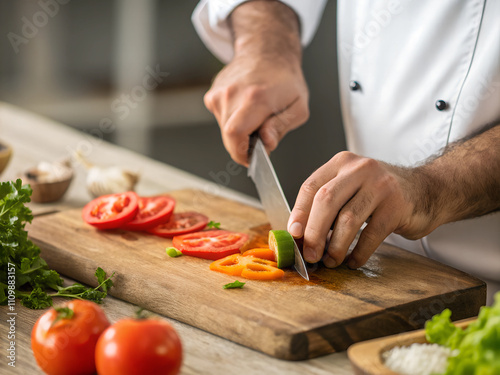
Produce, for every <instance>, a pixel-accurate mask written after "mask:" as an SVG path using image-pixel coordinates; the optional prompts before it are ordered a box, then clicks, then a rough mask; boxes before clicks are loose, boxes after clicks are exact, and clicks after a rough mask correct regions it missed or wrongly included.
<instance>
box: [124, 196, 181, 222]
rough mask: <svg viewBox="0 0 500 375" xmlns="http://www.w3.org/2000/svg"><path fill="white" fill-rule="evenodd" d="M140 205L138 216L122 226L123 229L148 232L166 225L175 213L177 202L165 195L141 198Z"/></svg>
mask: <svg viewBox="0 0 500 375" xmlns="http://www.w3.org/2000/svg"><path fill="white" fill-rule="evenodd" d="M138 204H139V211H138V212H137V215H136V216H135V218H134V219H133V220H132V221H129V222H128V223H126V224H125V225H124V226H122V229H126V230H147V229H150V228H153V227H155V226H157V225H160V224H163V223H166V222H167V221H168V220H169V219H170V217H171V216H172V213H173V212H174V207H175V200H174V199H173V198H171V197H168V196H165V195H160V196H157V197H141V198H139V202H138Z"/></svg>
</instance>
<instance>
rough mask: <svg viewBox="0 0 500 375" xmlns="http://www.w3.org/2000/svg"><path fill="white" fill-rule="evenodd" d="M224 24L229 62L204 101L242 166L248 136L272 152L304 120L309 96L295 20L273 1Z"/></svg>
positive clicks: (252, 5)
mask: <svg viewBox="0 0 500 375" xmlns="http://www.w3.org/2000/svg"><path fill="white" fill-rule="evenodd" d="M275 13H276V14H275ZM287 17H288V18H287ZM230 24H231V26H232V28H233V33H234V35H235V42H234V47H235V48H234V49H235V54H234V57H233V59H232V61H231V62H230V63H229V64H228V65H226V67H225V68H224V69H222V70H221V72H220V73H219V74H218V75H217V77H216V78H215V80H214V82H213V84H212V87H211V88H210V90H209V91H208V92H207V93H206V94H205V98H204V101H205V105H206V107H207V108H208V110H209V111H210V112H212V113H213V114H214V116H215V118H216V119H217V122H218V123H219V126H220V128H221V133H222V141H223V142H224V146H225V147H226V149H227V151H228V152H229V154H230V155H231V157H232V158H233V160H234V161H236V162H237V163H240V164H242V165H245V166H248V161H247V152H248V143H249V136H250V134H252V133H253V132H254V131H255V130H257V129H259V134H260V136H261V138H262V141H263V143H264V146H265V147H266V150H267V151H268V152H271V151H273V150H274V149H275V148H276V147H277V146H278V143H279V142H280V140H281V139H282V138H283V137H284V136H285V134H286V133H288V132H289V131H290V130H292V129H295V128H297V127H299V126H300V125H302V124H303V123H304V122H306V121H307V119H308V117H309V108H308V100H309V92H308V89H307V85H306V82H305V80H304V75H303V73H302V68H301V46H300V37H299V33H298V21H297V19H296V15H295V13H293V11H292V10H291V9H290V8H288V7H287V6H286V5H284V4H282V3H279V2H261V1H256V2H247V3H243V4H242V5H240V6H239V7H238V8H236V9H235V10H234V11H233V13H232V15H231V22H230Z"/></svg>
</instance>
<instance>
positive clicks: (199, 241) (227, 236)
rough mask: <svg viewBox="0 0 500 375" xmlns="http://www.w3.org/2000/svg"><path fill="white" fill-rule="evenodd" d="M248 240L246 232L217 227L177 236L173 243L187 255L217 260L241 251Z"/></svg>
mask: <svg viewBox="0 0 500 375" xmlns="http://www.w3.org/2000/svg"><path fill="white" fill-rule="evenodd" d="M247 241H248V235H247V234H245V233H236V232H229V231H227V230H219V229H217V230H209V231H201V232H195V233H189V234H184V235H182V236H176V237H174V239H173V245H174V247H176V248H177V249H179V250H180V251H182V253H183V254H185V255H191V256H194V257H198V258H203V259H211V260H217V259H220V258H224V257H226V256H228V255H231V254H237V253H239V252H240V247H242V246H243V245H244V244H245V243H246V242H247Z"/></svg>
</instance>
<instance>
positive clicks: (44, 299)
mask: <svg viewBox="0 0 500 375" xmlns="http://www.w3.org/2000/svg"><path fill="white" fill-rule="evenodd" d="M21 304H22V305H23V306H25V307H27V308H29V309H45V308H47V307H50V306H52V298H51V297H50V296H49V295H48V294H47V292H45V291H43V290H42V288H35V289H33V290H32V291H31V293H30V294H29V295H27V296H24V297H22V299H21Z"/></svg>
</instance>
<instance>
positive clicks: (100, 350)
mask: <svg viewBox="0 0 500 375" xmlns="http://www.w3.org/2000/svg"><path fill="white" fill-rule="evenodd" d="M181 364H182V345H181V340H180V339H179V336H178V335H177V332H176V331H175V330H174V328H173V327H172V326H171V325H170V324H168V323H167V322H166V321H163V320H156V319H123V320H120V321H118V322H117V323H115V324H113V325H112V326H111V327H109V328H108V329H106V331H105V332H104V333H103V334H102V336H101V337H100V338H99V341H98V342H97V346H96V367H97V372H98V373H99V375H144V374H148V375H175V374H178V373H179V370H180V368H181Z"/></svg>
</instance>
